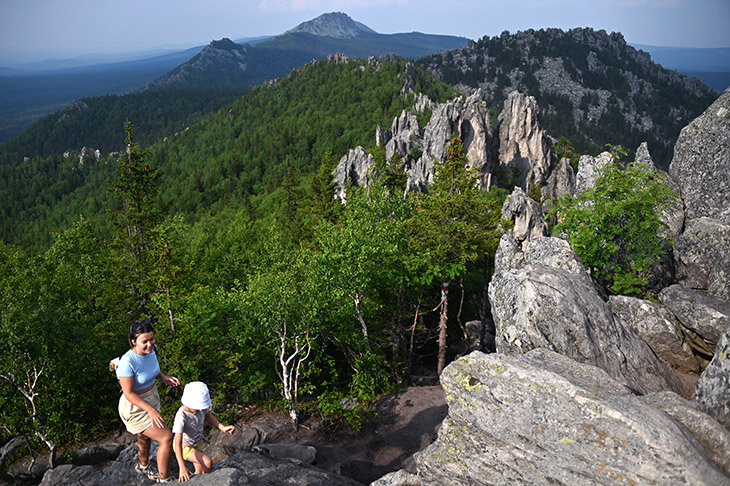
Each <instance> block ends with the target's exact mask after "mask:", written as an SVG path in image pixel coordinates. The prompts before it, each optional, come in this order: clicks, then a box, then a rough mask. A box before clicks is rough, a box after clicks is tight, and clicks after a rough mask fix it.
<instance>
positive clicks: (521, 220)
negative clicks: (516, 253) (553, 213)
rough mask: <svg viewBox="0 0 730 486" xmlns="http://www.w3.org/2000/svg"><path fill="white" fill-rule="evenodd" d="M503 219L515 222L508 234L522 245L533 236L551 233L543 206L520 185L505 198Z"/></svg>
mask: <svg viewBox="0 0 730 486" xmlns="http://www.w3.org/2000/svg"><path fill="white" fill-rule="evenodd" d="M502 219H505V220H508V221H512V222H513V223H514V226H513V227H512V228H511V229H509V230H508V231H507V234H508V235H510V236H512V237H513V238H514V239H515V240H517V241H518V242H519V243H520V244H522V245H525V244H526V243H527V242H528V241H530V240H532V239H533V238H538V237H540V236H548V235H549V234H550V231H549V230H548V226H547V223H546V222H545V216H544V215H543V214H542V207H540V204H539V203H538V202H537V201H535V200H534V199H531V198H530V197H528V196H527V194H525V191H523V190H522V189H521V188H519V187H515V188H514V190H513V191H512V194H510V195H509V196H508V197H507V199H505V201H504V204H503V205H502Z"/></svg>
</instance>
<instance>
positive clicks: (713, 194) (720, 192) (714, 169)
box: [669, 89, 730, 225]
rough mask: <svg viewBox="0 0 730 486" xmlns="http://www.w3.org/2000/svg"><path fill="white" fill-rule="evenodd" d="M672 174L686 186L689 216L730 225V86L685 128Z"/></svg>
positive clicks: (670, 171) (685, 201)
mask: <svg viewBox="0 0 730 486" xmlns="http://www.w3.org/2000/svg"><path fill="white" fill-rule="evenodd" d="M669 175H670V176H671V177H672V178H673V179H674V180H675V181H676V182H677V183H678V184H679V185H680V186H681V188H682V197H683V199H684V203H685V206H686V208H687V219H695V218H701V217H708V218H714V219H717V220H719V221H721V222H722V223H724V224H726V225H730V89H728V90H725V92H724V93H723V94H721V95H720V96H719V97H718V98H717V100H715V102H714V103H713V104H712V105H710V107H709V108H707V110H705V112H704V113H703V114H702V115H700V116H699V117H697V118H696V119H695V120H693V121H692V122H691V123H690V124H689V125H687V126H686V127H684V128H683V129H682V131H681V132H680V134H679V138H677V142H676V143H675V145H674V157H673V158H672V162H671V163H670V164H669Z"/></svg>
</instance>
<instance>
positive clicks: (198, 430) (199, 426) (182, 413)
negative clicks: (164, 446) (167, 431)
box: [172, 407, 208, 447]
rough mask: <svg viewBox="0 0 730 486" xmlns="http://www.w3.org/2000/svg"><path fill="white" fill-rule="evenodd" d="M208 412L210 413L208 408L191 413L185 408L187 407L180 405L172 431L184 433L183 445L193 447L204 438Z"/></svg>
mask: <svg viewBox="0 0 730 486" xmlns="http://www.w3.org/2000/svg"><path fill="white" fill-rule="evenodd" d="M206 413H208V409H205V410H199V411H197V412H195V413H191V412H188V411H187V410H185V407H180V408H179V409H178V411H177V413H176V414H175V420H174V421H173V423H172V433H173V434H182V435H183V436H182V442H183V445H188V446H193V447H194V446H196V445H198V444H199V443H200V441H202V440H203V426H204V425H205V414H206Z"/></svg>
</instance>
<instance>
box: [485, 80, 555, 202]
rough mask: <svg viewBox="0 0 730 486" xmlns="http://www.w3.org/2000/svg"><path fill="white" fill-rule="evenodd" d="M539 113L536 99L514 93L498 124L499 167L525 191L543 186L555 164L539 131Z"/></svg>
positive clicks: (547, 141)
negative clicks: (513, 176) (511, 173)
mask: <svg viewBox="0 0 730 486" xmlns="http://www.w3.org/2000/svg"><path fill="white" fill-rule="evenodd" d="M539 113H540V110H539V108H538V106H537V101H536V100H535V98H533V97H532V96H525V95H523V94H521V93H519V92H517V91H513V92H512V93H510V95H509V97H508V98H507V99H506V100H505V102H504V109H503V110H502V113H500V114H499V119H498V121H497V125H498V130H499V166H500V168H502V169H503V170H506V171H512V170H515V171H517V172H518V173H519V174H520V177H519V180H518V182H517V184H518V185H519V186H520V187H522V188H523V189H524V190H525V191H529V190H530V187H531V186H532V185H533V184H536V185H538V186H542V185H543V184H544V183H545V182H546V181H547V179H548V176H549V175H550V171H551V170H552V168H553V165H554V164H555V162H556V155H555V149H554V148H553V144H552V141H550V139H549V137H548V135H547V132H545V130H543V129H542V128H540V123H539V121H540V120H539V119H540V114H539Z"/></svg>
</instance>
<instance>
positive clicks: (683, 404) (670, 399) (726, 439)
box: [641, 392, 730, 474]
mask: <svg viewBox="0 0 730 486" xmlns="http://www.w3.org/2000/svg"><path fill="white" fill-rule="evenodd" d="M641 400H643V401H644V402H646V403H648V404H649V405H651V406H653V407H656V408H658V409H661V410H664V412H666V413H667V414H668V415H669V416H670V417H672V418H673V419H674V420H676V421H677V422H679V423H680V424H682V426H683V427H684V428H685V429H687V430H688V431H689V433H690V434H692V436H693V437H694V438H695V439H697V441H698V442H699V443H700V444H702V446H703V447H704V448H705V451H707V454H708V455H709V457H710V459H712V461H713V462H714V463H715V464H717V465H718V466H720V468H721V469H722V470H723V471H724V472H725V474H730V430H728V429H726V428H725V427H723V425H722V424H721V423H720V422H718V421H717V420H715V419H714V418H713V417H712V416H711V415H709V414H708V413H705V412H703V411H702V410H701V408H700V406H699V405H698V404H697V402H695V401H693V400H685V399H684V398H682V397H680V396H679V395H677V394H676V393H672V392H659V393H651V394H649V395H644V396H643V397H641Z"/></svg>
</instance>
